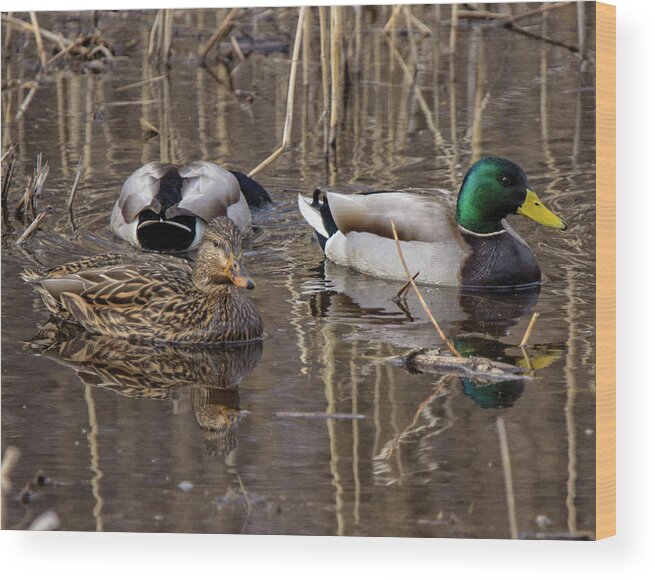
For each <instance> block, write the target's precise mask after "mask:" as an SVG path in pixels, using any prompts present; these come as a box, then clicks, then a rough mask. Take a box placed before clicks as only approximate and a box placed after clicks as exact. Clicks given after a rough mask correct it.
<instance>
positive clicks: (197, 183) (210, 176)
mask: <svg viewBox="0 0 655 580" xmlns="http://www.w3.org/2000/svg"><path fill="white" fill-rule="evenodd" d="M179 172H180V175H181V176H182V177H183V178H185V180H186V181H185V183H184V187H183V188H182V201H181V202H180V203H179V204H177V207H174V208H171V209H170V210H169V211H168V212H167V215H166V217H167V218H171V217H173V216H175V215H178V214H187V215H196V216H198V217H200V218H202V219H203V220H205V221H206V222H209V221H211V220H212V219H213V218H215V217H217V216H225V215H227V209H228V207H230V206H231V205H234V204H236V203H238V202H239V200H240V199H241V197H242V193H241V189H240V188H239V182H238V181H237V178H236V177H234V175H232V174H231V173H230V172H229V171H227V170H226V169H223V168H222V167H219V166H218V165H216V164H214V163H209V162H207V161H196V162H193V163H189V164H188V165H184V166H182V167H180V168H179Z"/></svg>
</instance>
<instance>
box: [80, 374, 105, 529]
mask: <svg viewBox="0 0 655 580" xmlns="http://www.w3.org/2000/svg"><path fill="white" fill-rule="evenodd" d="M84 400H85V401H86V408H87V412H88V415H89V425H90V427H91V429H90V430H89V432H88V433H87V439H88V441H89V450H90V451H91V471H93V478H92V479H91V493H92V494H93V497H94V499H95V500H96V503H95V506H94V507H93V517H94V518H95V522H96V532H102V504H103V500H102V495H101V494H100V480H101V479H102V471H101V470H100V453H99V450H98V418H97V416H96V404H95V401H94V400H93V392H92V390H91V385H86V386H85V387H84Z"/></svg>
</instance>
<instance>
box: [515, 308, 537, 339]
mask: <svg viewBox="0 0 655 580" xmlns="http://www.w3.org/2000/svg"><path fill="white" fill-rule="evenodd" d="M537 318H539V313H538V312H535V313H534V314H533V315H532V318H531V319H530V324H528V327H527V328H526V329H525V334H524V335H523V338H522V339H521V342H520V343H519V346H520V347H524V346H525V345H526V344H528V340H530V335H531V334H532V329H533V328H534V325H535V324H536V322H537Z"/></svg>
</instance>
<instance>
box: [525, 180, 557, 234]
mask: <svg viewBox="0 0 655 580" xmlns="http://www.w3.org/2000/svg"><path fill="white" fill-rule="evenodd" d="M517 213H519V214H520V215H524V216H525V217H529V218H530V219H533V220H534V221H536V222H537V223H539V224H541V225H543V226H546V227H548V228H555V229H556V230H565V229H566V223H564V220H563V219H562V218H561V217H559V216H558V215H556V214H554V213H553V212H552V211H550V210H549V209H548V208H547V207H546V206H545V205H544V204H543V202H542V201H541V200H540V199H539V198H538V197H537V194H536V193H535V192H534V191H532V190H531V189H528V193H527V195H526V196H525V201H524V202H523V204H522V205H521V206H519V209H518V210H517Z"/></svg>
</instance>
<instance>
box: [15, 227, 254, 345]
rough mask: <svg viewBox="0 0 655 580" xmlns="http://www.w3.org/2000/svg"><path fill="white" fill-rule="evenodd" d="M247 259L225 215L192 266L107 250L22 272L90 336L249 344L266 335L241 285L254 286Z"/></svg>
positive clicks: (57, 312) (56, 308)
mask: <svg viewBox="0 0 655 580" xmlns="http://www.w3.org/2000/svg"><path fill="white" fill-rule="evenodd" d="M241 260H242V249H241V234H240V233H239V230H238V229H237V227H236V226H235V225H234V223H233V222H232V221H230V220H229V219H228V218H223V217H221V218H215V219H214V220H212V221H211V222H210V224H209V225H208V226H207V228H206V229H205V233H204V235H203V238H202V242H201V244H200V247H199V248H198V253H197V256H196V261H195V264H194V265H193V268H192V267H191V266H190V265H189V263H188V262H186V261H184V260H181V259H178V258H175V257H169V258H168V259H167V260H165V261H164V260H163V259H161V258H160V259H157V258H154V259H153V257H152V256H149V258H148V260H147V261H146V259H145V258H142V260H141V261H134V259H133V260H129V259H128V257H127V256H123V255H119V254H104V255H100V256H94V257H91V258H86V259H84V260H81V261H77V262H71V263H68V264H64V265H63V266H59V267H57V268H54V269H52V270H50V271H48V272H47V273H45V274H40V273H38V272H35V271H33V270H25V271H24V272H23V275H22V277H23V279H24V280H26V281H27V282H29V283H30V284H31V285H32V286H33V287H34V288H35V289H36V290H37V291H38V292H39V294H40V295H41V297H42V298H43V301H44V303H45V305H46V307H47V308H48V310H50V312H51V313H52V314H54V315H56V316H58V317H60V318H64V319H69V320H70V321H72V322H75V323H77V324H79V325H81V326H83V327H84V328H85V329H86V330H87V331H89V332H91V333H95V334H104V335H108V336H115V337H121V338H127V339H132V340H137V341H138V340H144V341H154V342H166V343H173V344H198V343H224V342H246V341H250V340H255V339H258V338H260V337H261V336H262V320H261V317H260V315H259V313H258V312H257V309H256V307H255V305H254V304H253V303H252V301H251V300H250V299H248V298H247V297H245V296H243V295H242V294H240V292H239V290H238V289H237V286H238V287H241V288H248V289H251V288H254V286H255V285H254V282H253V281H252V279H251V278H250V277H249V276H248V274H247V272H246V271H245V269H244V268H243V266H242V265H241Z"/></svg>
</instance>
